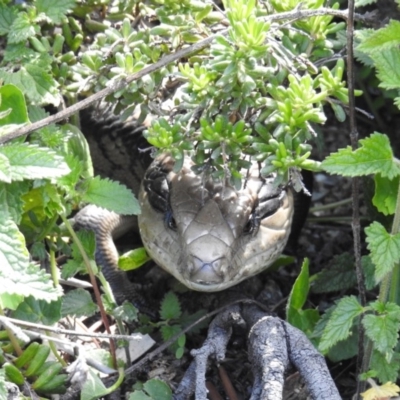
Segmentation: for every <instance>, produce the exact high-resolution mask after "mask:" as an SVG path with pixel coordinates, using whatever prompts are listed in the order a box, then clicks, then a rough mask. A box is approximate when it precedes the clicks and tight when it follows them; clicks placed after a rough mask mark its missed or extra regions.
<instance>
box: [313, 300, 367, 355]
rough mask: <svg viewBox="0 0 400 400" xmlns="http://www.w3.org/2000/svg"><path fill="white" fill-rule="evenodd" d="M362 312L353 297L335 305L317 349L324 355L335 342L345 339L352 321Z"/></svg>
mask: <svg viewBox="0 0 400 400" xmlns="http://www.w3.org/2000/svg"><path fill="white" fill-rule="evenodd" d="M362 312H363V308H362V307H361V305H360V303H359V302H358V300H357V298H356V297H355V296H350V297H344V298H342V299H341V300H339V301H338V302H337V304H336V308H335V309H334V310H333V312H332V315H331V318H330V319H329V321H328V323H327V324H326V327H325V329H324V332H323V334H322V337H321V342H320V344H319V349H320V351H321V352H323V353H325V352H326V351H327V350H329V348H331V347H332V346H334V345H335V344H336V343H337V342H339V341H341V340H344V339H347V338H348V337H349V335H350V329H351V327H352V325H353V320H354V318H356V317H357V316H359V315H360V314H361V313H362Z"/></svg>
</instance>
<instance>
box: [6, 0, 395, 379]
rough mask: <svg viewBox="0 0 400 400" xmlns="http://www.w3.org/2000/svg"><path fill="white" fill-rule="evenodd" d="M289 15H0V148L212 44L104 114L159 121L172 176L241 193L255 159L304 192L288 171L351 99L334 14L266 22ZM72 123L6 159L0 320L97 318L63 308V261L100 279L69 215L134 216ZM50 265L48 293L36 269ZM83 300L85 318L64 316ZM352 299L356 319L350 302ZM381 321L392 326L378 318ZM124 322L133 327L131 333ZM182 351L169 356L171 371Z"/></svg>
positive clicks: (174, 5)
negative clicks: (187, 173) (105, 212)
mask: <svg viewBox="0 0 400 400" xmlns="http://www.w3.org/2000/svg"><path fill="white" fill-rule="evenodd" d="M297 4H298V2H297V1H294V0H287V1H269V2H263V1H257V2H256V1H255V0H253V1H247V0H239V1H233V0H227V1H225V2H224V9H223V10H220V9H218V8H217V7H216V6H215V5H214V4H213V3H212V2H207V1H205V2H198V1H195V0H186V1H181V2H176V1H174V0H165V1H146V2H141V1H137V0H130V1H125V2H117V1H115V2H114V1H112V0H104V1H102V2H101V4H100V5H99V4H98V2H96V1H85V2H83V1H78V0H66V1H63V2H48V1H46V0H36V1H31V2H26V3H24V2H22V3H21V4H14V2H12V1H3V3H1V4H0V40H1V43H2V44H4V46H3V47H4V54H3V58H2V60H1V61H0V80H1V81H2V86H1V87H0V96H1V104H0V134H1V135H5V134H8V133H10V132H13V131H14V130H15V129H17V128H18V127H21V126H22V125H24V124H27V123H29V122H35V121H38V120H41V119H43V118H44V117H45V116H47V115H48V112H47V111H46V110H47V109H48V106H52V107H61V106H63V105H64V104H66V105H67V106H69V105H72V104H75V103H77V102H78V99H79V98H81V97H85V96H89V95H90V94H92V93H94V92H98V91H99V90H102V89H104V88H108V87H114V86H115V85H118V83H119V82H121V81H123V80H124V79H125V78H127V77H129V76H130V75H132V74H135V73H136V72H138V71H141V70H143V68H145V67H147V66H149V65H152V64H154V63H156V62H157V61H159V60H161V59H163V57H164V56H168V55H169V56H170V55H171V54H173V53H174V52H175V51H177V50H179V49H182V48H184V47H186V46H188V45H191V44H193V43H197V42H199V41H201V40H203V39H204V38H207V37H210V36H213V37H214V40H213V41H212V42H211V45H210V46H208V47H207V46H204V47H202V49H201V50H200V51H197V52H194V53H193V54H192V55H191V56H189V57H187V58H184V59H181V60H179V62H177V63H173V62H171V63H165V64H164V65H163V66H160V67H159V68H158V69H157V70H156V71H155V72H153V73H151V74H148V75H145V76H143V77H141V78H140V79H137V80H134V81H133V82H131V83H129V84H126V85H123V88H119V89H118V90H116V91H114V93H112V94H110V95H108V96H107V98H106V100H107V101H108V102H109V103H112V104H113V110H114V112H115V113H117V114H118V115H120V117H121V118H122V119H126V118H128V117H129V116H130V115H131V114H132V112H133V111H134V110H135V108H137V107H138V106H139V109H140V116H139V120H144V119H145V117H146V116H147V115H148V114H150V113H151V114H152V115H154V116H156V117H158V118H156V119H155V122H154V123H153V124H152V125H151V127H149V129H148V132H147V134H146V135H147V139H148V141H149V143H150V144H152V145H153V146H155V147H156V148H157V151H159V152H163V151H169V152H170V153H171V154H172V155H173V156H174V157H175V159H176V160H177V163H176V168H179V167H180V165H181V162H182V160H183V153H184V152H185V151H190V152H191V153H192V155H193V159H194V160H195V162H196V168H197V170H198V172H199V173H207V174H213V175H214V176H216V177H221V178H224V179H229V180H230V181H231V182H232V183H233V184H235V185H236V186H240V183H241V173H242V172H243V170H245V169H246V168H248V166H249V162H250V160H251V159H253V160H257V161H259V162H260V165H261V173H262V174H265V175H267V174H270V173H272V172H274V173H276V175H277V184H286V183H287V182H288V181H289V180H290V181H292V183H293V184H294V186H295V188H296V189H297V190H301V187H302V185H301V182H300V178H299V174H298V171H299V170H300V169H302V168H304V169H310V170H317V169H319V163H317V162H315V161H313V160H310V159H309V156H310V150H311V147H310V141H311V140H312V138H313V137H314V136H315V135H316V133H315V130H314V128H313V125H314V124H323V123H324V122H325V119H326V117H325V114H324V111H323V107H324V106H325V105H330V106H331V107H332V108H333V110H334V112H335V114H336V115H337V117H338V118H339V119H343V118H344V115H345V114H344V111H343V107H342V105H345V104H346V103H347V101H348V92H347V89H346V88H345V84H344V82H343V65H344V63H343V60H340V59H339V60H336V57H334V54H335V52H337V50H338V48H336V47H335V46H337V47H339V48H341V46H342V44H341V42H340V41H338V40H336V34H337V33H340V32H341V31H342V30H343V29H344V23H337V22H334V21H333V16H332V15H329V12H328V11H329V10H328V11H327V15H320V16H308V17H307V18H302V19H296V18H297V17H296V16H294V15H292V18H290V23H287V20H280V19H279V18H275V17H276V16H277V13H280V12H290V11H291V10H293V9H294V8H295V7H296V6H297ZM302 4H303V5H302V11H304V12H305V13H306V12H311V13H312V11H313V10H316V9H318V8H321V7H322V6H323V1H320V0H317V1H315V0H306V1H304V2H303V3H302ZM337 7H338V6H337V5H334V6H333V7H332V9H337ZM296 15H298V13H297V14H296ZM332 60H336V61H332ZM177 87H179V91H180V94H179V96H175V97H173V101H172V107H171V108H170V109H169V111H168V112H166V111H165V107H164V102H165V100H167V99H170V98H171V97H172V95H171V93H174V92H175V89H174V88H177ZM183 111H184V112H183ZM78 120H79V117H78V116H75V117H74V118H73V119H72V121H70V123H69V124H64V125H62V126H61V125H49V126H47V127H45V128H41V129H40V130H38V131H37V132H35V133H34V134H32V135H30V136H29V140H27V141H25V142H24V140H23V139H21V138H19V139H16V140H14V141H12V142H10V143H7V144H6V145H4V146H2V147H0V187H1V191H0V193H1V194H2V196H1V197H0V201H1V210H2V211H1V213H0V218H1V220H0V222H1V223H0V255H1V257H0V258H1V259H2V260H4V265H5V267H4V268H2V269H1V270H0V282H1V286H0V305H1V307H2V309H3V310H4V309H8V310H13V315H14V316H15V317H20V318H21V319H25V318H27V313H24V312H23V310H24V309H26V307H28V305H29V308H30V309H32V310H34V309H36V310H37V312H36V313H31V314H30V316H29V318H31V319H32V320H34V321H35V322H42V323H49V321H51V322H50V323H55V322H56V321H57V320H58V319H59V318H61V316H65V315H88V314H90V313H93V312H94V311H95V310H96V309H97V308H96V306H94V305H93V303H91V302H90V301H89V302H88V299H87V298H86V297H85V295H84V294H83V293H82V292H80V293H77V294H76V296H71V295H70V296H64V297H63V298H62V301H60V300H59V299H60V295H61V292H60V289H59V285H58V278H57V276H58V274H57V268H56V267H57V263H56V256H57V255H58V254H60V253H62V254H67V255H71V259H70V261H69V262H68V264H67V265H66V267H65V268H64V269H63V272H62V273H63V276H64V277H69V276H72V275H74V274H75V273H77V272H79V271H81V270H82V269H83V268H82V264H85V268H87V269H88V271H89V273H91V274H93V273H97V274H98V275H99V276H100V278H101V279H102V277H101V273H100V272H98V271H97V272H96V269H95V268H94V267H93V263H91V262H90V260H89V258H90V257H91V258H93V248H94V246H93V238H91V237H90V236H89V237H85V236H84V235H83V234H79V235H76V234H75V233H74V232H73V230H72V228H71V226H70V224H69V222H68V217H69V216H70V214H71V212H72V211H73V210H75V209H77V208H78V207H80V206H82V204H83V203H94V204H97V205H99V206H102V207H105V208H109V209H111V210H113V211H116V212H119V213H122V214H136V213H138V212H139V207H138V204H137V201H136V199H134V198H133V196H132V194H131V193H130V191H129V190H128V189H127V188H125V187H123V186H122V185H119V184H118V183H116V182H111V181H109V180H106V179H100V178H98V177H93V170H92V166H91V161H90V156H89V153H88V149H87V144H86V141H85V139H84V137H83V136H82V134H81V132H80V131H79V128H78V126H79V124H78ZM381 137H382V135H375V136H373V137H371V138H370V139H369V141H368V140H367V139H366V142H365V143H363V146H362V148H361V149H360V150H359V153H357V152H356V153H354V155H353V152H351V151H350V150H349V149H346V150H343V151H341V152H340V153H339V155H337V156H332V157H331V158H329V159H328V160H326V161H325V162H324V163H323V167H324V168H325V169H326V170H328V171H332V172H334V173H337V172H341V171H339V170H335V168H338V167H335V165H336V164H337V165H340V157H342V156H347V157H355V159H357V157H363V154H365V152H368V149H369V148H370V147H371V146H372V147H374V146H375V145H374V143H376V141H377V140H381V141H382V138H381ZM0 139H1V136H0ZM379 143H381V142H379ZM385 148H386V147H385ZM378 150H380V151H383V147H380V148H379V149H378ZM378 150H377V151H378ZM363 152H364V153H363ZM360 154H361V155H360ZM385 154H386V155H387V153H385ZM391 154H392V153H391V152H390V156H389V158H390V162H392V163H393V162H394V161H393V157H392V155H391ZM330 165H334V166H333V167H331V166H330ZM393 168H394V169H395V167H393ZM393 168H392V170H393ZM375 172H379V174H380V176H381V178H382V179H386V178H393V177H394V176H395V175H396V173H394V172H393V171H392V172H382V171H377V170H373V169H369V170H368V172H367V173H375ZM357 173H359V172H357ZM385 173H386V175H385ZM110 193H112V196H110ZM60 221H62V223H63V225H62V224H60ZM372 229H376V226H373V227H372ZM66 231H68V232H69V234H70V235H71V236H72V237H73V239H74V244H73V245H72V246H71V245H70V241H68V240H65V236H66ZM372 246H373V245H372ZM28 248H29V251H30V253H29V252H28V250H27V249H28ZM86 254H88V255H89V258H88V257H87V256H86ZM31 260H35V262H33V261H31ZM47 260H49V261H50V267H51V271H52V274H51V275H52V277H51V278H50V276H49V275H47V274H45V273H44V272H42V270H41V269H39V267H38V265H37V263H36V261H41V262H43V263H44V262H47ZM372 260H373V261H374V258H373V257H372ZM385 271H386V272H387V270H386V269H385ZM302 276H304V275H302ZM381 276H382V275H381ZM307 279H308V278H307ZM102 281H103V283H104V285H103V286H104V287H105V289H106V294H107V296H108V297H107V298H106V300H105V302H106V309H107V310H108V311H109V312H111V310H112V309H113V306H114V305H113V302H112V296H111V294H110V293H109V291H107V284H106V282H104V279H102ZM297 295H298V292H297V291H296V290H294V292H293V295H292V303H291V304H292V309H293V310H295V311H293V314H292V315H296V312H297V313H298V314H302V315H304V313H301V312H300V311H302V310H301V307H302V306H303V304H304V302H303V304H302V300H301V299H300V301H297V302H296V301H295V299H296V296H297ZM77 299H79V307H78V306H77V304H76V303H73V301H77ZM350 299H351V300H350V301H353V303H354V301H355V298H350ZM48 302H50V304H48ZM353 303H352V304H353ZM354 304H355V303H354ZM379 304H380V303H379ZM339 305H340V304H339ZM338 307H339V306H338ZM371 307H372V306H371ZM375 309H378V307H375ZM375 309H374V310H375ZM77 310H79V312H77ZM164 310H165V305H164ZM296 310H297V311H296ZM339 310H340V308H339ZM358 311H359V309H358ZM126 314H129V312H128V311H126ZM167 314H168V313H167ZM178 314H180V313H178ZM48 315H51V316H52V318H51V319H49V317H48ZM381 315H386V314H385V312H384V311H382V312H381V313H380V314H379V315H378V317H381ZM371 316H374V315H373V314H372V313H371ZM300 317H301V316H300ZM334 317H335V314H332V318H333V319H332V321H335V318H334ZM132 318H134V317H132V315H131V314H130V316H127V317H126V319H128V320H129V319H132ZM296 318H297V317H296ZM298 319H299V318H298ZM317 319H318V316H317V317H316V314H315V313H314V314H313V316H312V317H310V319H309V321H311V325H310V326H311V328H312V327H313V326H314V325H315V323H316V321H317ZM300 320H301V318H300ZM331 323H335V322H331ZM328 324H329V322H328ZM327 326H328V325H327ZM327 329H328V328H327ZM346 332H347V331H346ZM164 333H165V332H164ZM9 334H10V335H12V333H9ZM165 335H166V336H168V334H166V333H165ZM344 336H345V335H344ZM324 340H325V342H324ZM327 340H328V342H326V341H327ZM329 340H330V341H329ZM337 340H339V339H336V337H335V340H331V339H329V338H328V339H326V337H324V336H323V338H322V343H327V344H326V346H325V349H326V348H328V347H329V345H330V344H333V343H334V342H335V341H337ZM13 343H15V341H13ZM182 346H183V345H182V343H180V344H179V347H178V348H176V349H174V350H175V351H177V352H178V353H179V355H181V353H182V350H179V349H181V348H182ZM322 348H323V349H324V347H323V346H322ZM391 348H393V346H392V347H391ZM11 351H12V352H15V353H16V354H17V355H22V354H23V351H22V350H21V348H20V347H18V346H16V347H13V346H11ZM378 354H382V352H381V353H379V352H378ZM394 354H396V353H394ZM28 368H29V367H28ZM53 368H54V369H56V368H55V367H53ZM42 372H43V371H42ZM38 376H39V378H40V374H39V375H36V376H35V378H34V379H36V378H37V377H38ZM55 376H56V377H57V374H55ZM39 378H38V379H39ZM30 379H31V378H30ZM60 386H62V385H60Z"/></svg>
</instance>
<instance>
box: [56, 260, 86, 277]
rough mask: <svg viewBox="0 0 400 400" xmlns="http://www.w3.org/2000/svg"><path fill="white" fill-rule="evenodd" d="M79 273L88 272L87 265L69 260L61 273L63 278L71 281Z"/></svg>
mask: <svg viewBox="0 0 400 400" xmlns="http://www.w3.org/2000/svg"><path fill="white" fill-rule="evenodd" d="M79 272H86V267H85V264H83V263H82V262H81V261H76V260H68V261H67V262H66V263H65V264H64V265H63V269H62V271H61V278H63V279H69V278H72V277H73V276H74V275H76V274H77V273H79Z"/></svg>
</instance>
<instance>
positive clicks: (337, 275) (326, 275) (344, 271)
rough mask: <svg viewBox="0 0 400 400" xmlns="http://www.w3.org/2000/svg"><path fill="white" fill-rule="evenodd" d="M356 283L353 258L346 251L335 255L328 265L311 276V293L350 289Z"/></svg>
mask: <svg viewBox="0 0 400 400" xmlns="http://www.w3.org/2000/svg"><path fill="white" fill-rule="evenodd" d="M356 283H357V278H356V274H355V272H354V259H353V257H352V256H351V255H350V254H348V253H343V254H340V255H338V256H335V257H334V258H333V259H332V261H331V262H330V263H329V265H328V266H327V267H326V268H325V269H323V270H322V271H321V272H319V273H318V274H316V275H315V276H313V278H312V286H311V291H312V292H313V293H330V292H337V291H339V290H344V289H350V288H352V287H353V286H354V285H355V284H356Z"/></svg>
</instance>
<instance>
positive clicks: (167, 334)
mask: <svg viewBox="0 0 400 400" xmlns="http://www.w3.org/2000/svg"><path fill="white" fill-rule="evenodd" d="M160 331H161V335H162V338H163V340H164V341H167V340H169V339H171V338H172V337H173V336H175V335H177V334H178V333H179V332H181V331H182V327H180V326H179V325H163V326H162V327H161V329H160ZM175 344H176V342H175Z"/></svg>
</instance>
